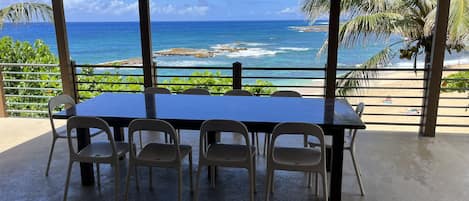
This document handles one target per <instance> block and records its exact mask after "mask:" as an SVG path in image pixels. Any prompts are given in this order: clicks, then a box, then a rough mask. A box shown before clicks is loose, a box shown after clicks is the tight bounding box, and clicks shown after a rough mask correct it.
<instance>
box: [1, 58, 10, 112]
mask: <svg viewBox="0 0 469 201" xmlns="http://www.w3.org/2000/svg"><path fill="white" fill-rule="evenodd" d="M2 70H3V66H0V117H8V113H7V104H6V101H7V100H6V99H5V89H4V88H3V85H4V84H3V74H2Z"/></svg>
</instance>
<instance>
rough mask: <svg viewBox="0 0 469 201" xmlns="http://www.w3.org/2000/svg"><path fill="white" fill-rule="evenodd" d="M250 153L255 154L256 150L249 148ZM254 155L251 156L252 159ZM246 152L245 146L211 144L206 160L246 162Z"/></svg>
mask: <svg viewBox="0 0 469 201" xmlns="http://www.w3.org/2000/svg"><path fill="white" fill-rule="evenodd" d="M251 151H252V153H256V148H255V147H253V146H251ZM254 155H255V154H253V157H254ZM247 156H248V150H247V149H246V145H238V144H212V145H210V146H209V148H208V151H207V159H208V160H213V161H223V162H238V161H246V157H247Z"/></svg>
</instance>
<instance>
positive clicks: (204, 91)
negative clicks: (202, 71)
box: [182, 88, 210, 96]
mask: <svg viewBox="0 0 469 201" xmlns="http://www.w3.org/2000/svg"><path fill="white" fill-rule="evenodd" d="M182 94H190V95H207V96H210V92H209V91H208V90H207V89H202V88H191V89H186V90H185V91H183V92H182Z"/></svg>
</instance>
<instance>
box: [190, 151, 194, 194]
mask: <svg viewBox="0 0 469 201" xmlns="http://www.w3.org/2000/svg"><path fill="white" fill-rule="evenodd" d="M189 182H190V183H189V185H190V188H191V193H194V188H193V185H194V183H193V182H192V151H191V152H190V153H189Z"/></svg>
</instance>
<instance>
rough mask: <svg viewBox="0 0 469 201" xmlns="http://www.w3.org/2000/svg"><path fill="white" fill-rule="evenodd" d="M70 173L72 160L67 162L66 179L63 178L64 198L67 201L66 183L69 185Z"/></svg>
mask: <svg viewBox="0 0 469 201" xmlns="http://www.w3.org/2000/svg"><path fill="white" fill-rule="evenodd" d="M71 173H72V161H69V162H68V170H67V179H66V180H65V192H64V200H63V201H67V193H68V185H70V174H71Z"/></svg>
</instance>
